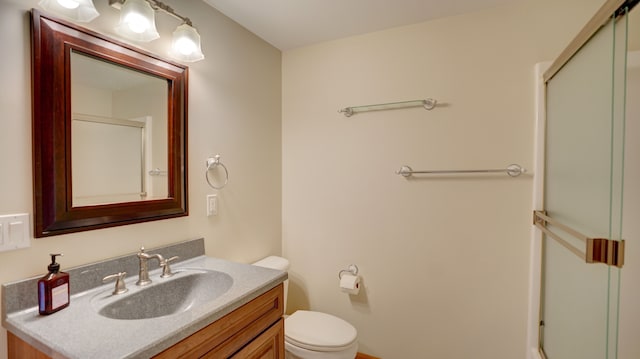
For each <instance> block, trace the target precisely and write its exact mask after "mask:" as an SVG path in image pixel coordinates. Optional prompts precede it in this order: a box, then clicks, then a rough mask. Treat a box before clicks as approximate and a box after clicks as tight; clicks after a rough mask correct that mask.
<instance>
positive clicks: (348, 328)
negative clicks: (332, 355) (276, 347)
mask: <svg viewBox="0 0 640 359" xmlns="http://www.w3.org/2000/svg"><path fill="white" fill-rule="evenodd" d="M284 335H285V338H286V340H287V341H288V342H289V343H291V344H293V345H296V346H298V347H302V348H305V349H309V350H314V351H338V350H343V349H344V348H346V347H349V346H350V345H351V344H353V343H354V342H355V341H356V338H357V336H358V332H357V331H356V328H354V327H353V326H352V325H351V324H349V323H347V322H346V321H344V320H342V319H340V318H338V317H334V316H333V315H330V314H326V313H320V312H311V311H306V310H298V311H297V312H295V313H293V314H292V315H290V316H289V317H287V319H286V320H285V323H284Z"/></svg>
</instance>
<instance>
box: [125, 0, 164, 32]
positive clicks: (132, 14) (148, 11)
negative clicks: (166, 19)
mask: <svg viewBox="0 0 640 359" xmlns="http://www.w3.org/2000/svg"><path fill="white" fill-rule="evenodd" d="M116 32H117V33H118V34H120V35H122V36H124V37H126V38H127V39H130V40H134V41H142V42H149V41H151V40H155V39H157V38H159V37H160V34H158V30H156V19H155V11H154V10H153V8H151V5H149V3H148V2H146V1H145V0H127V1H126V2H125V3H124V5H122V8H121V9H120V22H119V23H118V26H116Z"/></svg>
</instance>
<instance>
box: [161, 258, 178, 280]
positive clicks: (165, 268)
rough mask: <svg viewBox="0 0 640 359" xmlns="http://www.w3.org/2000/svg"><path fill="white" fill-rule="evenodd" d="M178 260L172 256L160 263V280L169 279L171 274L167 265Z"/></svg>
mask: <svg viewBox="0 0 640 359" xmlns="http://www.w3.org/2000/svg"><path fill="white" fill-rule="evenodd" d="M178 258H180V257H178V256H174V257H171V258H167V259H163V260H161V261H160V267H162V275H161V276H160V278H169V277H171V276H172V275H173V273H172V272H171V267H170V266H169V263H171V262H173V261H175V260H176V259H178Z"/></svg>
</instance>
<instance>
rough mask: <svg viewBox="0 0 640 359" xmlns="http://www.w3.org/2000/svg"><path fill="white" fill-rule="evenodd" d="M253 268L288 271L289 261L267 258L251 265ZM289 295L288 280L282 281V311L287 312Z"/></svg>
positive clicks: (279, 258)
mask: <svg viewBox="0 0 640 359" xmlns="http://www.w3.org/2000/svg"><path fill="white" fill-rule="evenodd" d="M253 265H254V266H258V267H264V268H270V269H277V270H283V271H287V270H289V260H288V259H286V258H282V257H278V256H269V257H266V258H263V259H261V260H259V261H257V262H254V263H253ZM288 293H289V280H288V279H287V280H285V281H284V310H285V311H286V310H287V296H288Z"/></svg>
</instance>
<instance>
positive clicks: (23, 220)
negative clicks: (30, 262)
mask: <svg viewBox="0 0 640 359" xmlns="http://www.w3.org/2000/svg"><path fill="white" fill-rule="evenodd" d="M29 246H31V239H30V236H29V214H28V213H21V214H10V215H4V216H0V251H10V250H13V249H19V248H27V247H29Z"/></svg>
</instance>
